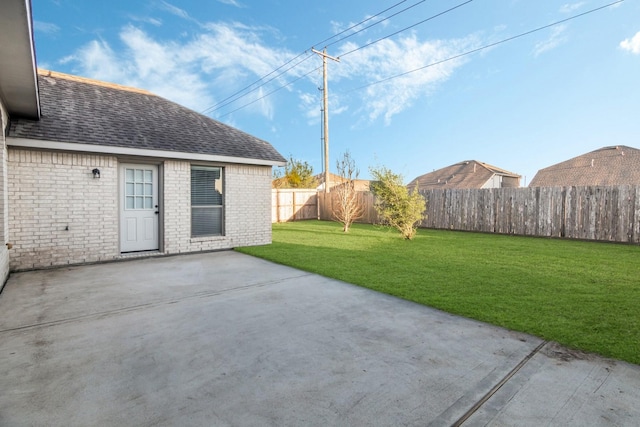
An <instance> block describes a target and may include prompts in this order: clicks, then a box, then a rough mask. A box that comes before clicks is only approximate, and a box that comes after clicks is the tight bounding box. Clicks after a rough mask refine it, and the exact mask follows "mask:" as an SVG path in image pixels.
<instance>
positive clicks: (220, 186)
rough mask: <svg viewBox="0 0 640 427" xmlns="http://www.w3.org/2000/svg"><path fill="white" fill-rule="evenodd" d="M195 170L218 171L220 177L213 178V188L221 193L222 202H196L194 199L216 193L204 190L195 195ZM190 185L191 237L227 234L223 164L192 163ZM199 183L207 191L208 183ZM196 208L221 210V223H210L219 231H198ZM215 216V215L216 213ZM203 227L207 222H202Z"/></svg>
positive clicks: (212, 195) (200, 209)
mask: <svg viewBox="0 0 640 427" xmlns="http://www.w3.org/2000/svg"><path fill="white" fill-rule="evenodd" d="M194 170H200V171H210V172H213V173H214V174H215V172H216V171H218V177H217V178H214V179H213V183H212V184H213V188H214V191H216V192H218V193H219V197H220V204H202V203H201V202H200V203H198V202H197V201H196V202H195V204H194V199H197V198H205V199H206V198H211V197H215V196H216V194H215V193H210V194H208V193H206V192H202V193H200V194H199V195H194ZM189 185H190V193H189V194H190V203H189V208H190V209H189V210H190V220H189V225H190V235H191V238H207V237H222V236H224V235H225V228H226V227H225V222H226V215H225V210H226V208H225V192H226V191H225V168H224V167H223V166H215V165H202V164H192V165H191V167H190V168H189ZM198 185H201V186H203V187H202V188H201V190H205V191H206V186H207V183H206V182H204V181H203V182H201V183H198ZM194 209H195V210H197V211H200V212H201V213H202V211H203V210H209V211H210V212H214V211H219V215H218V216H219V218H220V219H219V224H213V225H212V224H209V226H213V227H215V228H217V229H218V230H219V232H213V233H212V232H197V231H198V228H199V227H198V226H196V227H194ZM214 217H215V215H214ZM216 221H217V220H216ZM218 225H219V226H218ZM201 226H202V227H206V226H207V224H206V223H204V222H203V223H202V224H201Z"/></svg>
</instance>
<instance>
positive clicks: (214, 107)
mask: <svg viewBox="0 0 640 427" xmlns="http://www.w3.org/2000/svg"><path fill="white" fill-rule="evenodd" d="M406 1H407V0H402V1H400V2H398V3H395V4H394V5H392V6H390V7H388V8H386V9H384V10H383V11H381V12H378V13H376V14H375V15H373V16H370V17H368V18H366V19H364V20H362V21H360V22H359V23H357V24H355V25H352V26H351V27H349V28H347V29H345V30H342V31H340V32H339V33H337V34H334V35H333V36H331V37H329V38H327V39H325V40H322V41H320V42H318V43H316V44H315V45H314V46H316V45H322V44H323V43H325V42H326V41H329V40H331V39H334V38H336V37H338V36H339V35H341V34H344V33H345V32H347V31H350V30H352V29H353V28H356V27H358V26H360V25H362V24H364V23H365V22H368V21H370V20H372V19H374V18H376V17H378V16H380V15H382V14H383V13H385V12H387V11H389V10H391V9H394V8H396V7H398V6H399V5H401V4H402V3H405V2H406ZM425 1H426V0H421V1H419V2H418V3H416V4H414V5H412V6H410V7H408V8H406V9H403V10H401V11H400V12H397V13H395V14H393V15H391V16H390V17H387V18H385V19H383V20H381V21H378V22H376V23H375V24H373V25H376V24H379V23H381V22H384V21H386V20H387V19H389V18H391V17H393V16H396V15H398V14H399V13H402V12H404V11H406V10H408V9H411V8H412V7H415V6H417V5H418V4H420V3H423V2H425ZM373 25H370V26H368V27H366V28H370V27H372V26H373ZM366 28H364V29H366ZM364 29H361V30H359V31H357V32H354V33H352V34H350V35H348V36H346V37H342V38H341V39H339V40H336V41H335V42H333V43H331V44H335V43H338V42H340V41H342V40H344V39H346V38H349V37H351V36H353V35H355V34H357V33H359V32H360V31H363V30H364ZM307 53H308V51H307V50H305V51H304V52H301V53H300V54H298V55H296V56H295V57H293V58H291V59H290V60H289V61H287V62H285V63H284V64H282V65H281V66H279V67H278V68H276V69H275V70H273V71H271V72H270V73H268V74H266V75H264V76H262V77H261V78H259V79H258V80H256V81H254V82H253V83H251V84H249V85H247V86H245V87H244V88H242V89H240V90H238V91H236V92H234V93H233V94H231V95H229V96H227V97H226V98H225V99H223V100H221V101H219V102H218V103H216V104H214V105H212V106H210V107H208V108H206V109H205V110H203V111H202V114H206V113H210V112H212V111H216V110H219V109H221V108H223V107H226V106H227V105H229V104H231V103H233V102H235V101H237V100H239V99H241V98H244V97H245V96H247V95H249V94H250V93H252V92H255V91H256V90H258V89H260V88H261V87H262V86H264V85H266V84H267V83H269V82H271V81H273V80H274V79H276V78H278V77H280V76H281V75H283V74H284V73H286V72H287V71H290V70H291V69H293V68H295V67H296V66H298V65H300V64H301V63H302V62H304V61H306V60H307V59H309V58H310V57H311V56H312V55H309V56H307V57H306V58H305V59H304V60H302V61H299V62H297V63H296V64H294V65H292V66H291V67H289V68H287V69H286V70H284V71H282V72H281V73H279V74H277V75H276V76H274V77H273V78H271V79H269V80H268V81H265V82H263V83H262V84H260V85H258V86H256V87H254V88H253V89H251V90H249V91H248V92H246V93H245V94H243V95H240V94H242V93H243V92H245V91H247V90H248V89H250V88H251V87H253V86H255V85H256V84H258V83H260V82H261V81H263V80H264V79H266V78H267V77H269V76H270V75H272V74H273V73H275V72H277V71H278V70H281V69H282V68H284V67H286V66H287V65H289V64H290V63H292V62H293V61H295V60H296V59H298V58H300V57H301V56H303V55H305V54H307ZM298 80H299V79H298ZM238 95H240V96H238ZM232 98H233V99H232ZM227 101H228V102H227ZM222 104H224V105H222ZM234 111H237V110H234ZM225 115H226V114H225Z"/></svg>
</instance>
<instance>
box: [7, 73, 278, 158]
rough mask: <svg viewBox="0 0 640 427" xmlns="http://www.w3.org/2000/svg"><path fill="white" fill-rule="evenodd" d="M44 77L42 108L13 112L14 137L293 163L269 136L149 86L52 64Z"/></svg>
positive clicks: (20, 141)
mask: <svg viewBox="0 0 640 427" xmlns="http://www.w3.org/2000/svg"><path fill="white" fill-rule="evenodd" d="M38 82H39V88H40V103H41V111H42V116H41V118H40V120H37V121H36V120H28V119H24V118H17V119H12V120H11V125H10V128H9V132H8V137H9V138H10V139H9V142H10V144H11V145H18V146H29V145H30V146H34V147H43V148H61V149H64V148H68V149H72V150H80V149H81V148H82V149H83V150H85V151H91V152H108V153H112V152H115V153H119V154H142V153H143V152H144V151H145V150H151V151H153V153H149V152H147V153H146V154H147V155H153V156H157V157H178V158H185V156H184V155H182V156H181V155H178V153H183V154H184V153H188V154H191V155H200V156H201V158H202V159H203V160H218V161H229V162H235V163H252V164H271V165H284V163H285V159H284V158H283V157H282V156H281V155H280V153H278V152H277V151H276V150H275V149H274V148H273V147H272V146H271V144H269V143H268V142H266V141H263V140H261V139H258V138H256V137H254V136H251V135H249V134H247V133H244V132H242V131H240V130H238V129H235V128H233V127H231V126H228V125H225V124H223V123H221V122H218V121H216V120H214V119H211V118H209V117H206V116H204V115H202V114H199V113H197V112H195V111H192V110H190V109H188V108H186V107H183V106H181V105H178V104H176V103H174V102H171V101H168V100H166V99H164V98H161V97H159V96H157V95H154V94H152V93H150V92H147V91H144V90H140V89H135V88H130V87H125V86H120V85H116V84H111V83H105V82H101V81H97V80H92V79H87V78H82V77H77V76H71V75H67V74H62V73H57V72H52V71H46V70H38ZM43 140H44V141H49V142H50V144H49V145H44V146H42V145H40V144H39V141H43ZM29 141H31V142H32V143H31V144H29ZM56 143H57V144H56ZM74 144H81V145H82V146H81V147H78V146H74ZM192 157H193V156H192ZM186 158H189V157H188V156H187V157H186ZM196 158H200V157H196ZM247 159H249V161H245V160H247Z"/></svg>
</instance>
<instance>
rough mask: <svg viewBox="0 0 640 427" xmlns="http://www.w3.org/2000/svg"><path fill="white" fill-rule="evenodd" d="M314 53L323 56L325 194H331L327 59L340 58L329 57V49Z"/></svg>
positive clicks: (313, 50)
mask: <svg viewBox="0 0 640 427" xmlns="http://www.w3.org/2000/svg"><path fill="white" fill-rule="evenodd" d="M311 51H312V52H313V53H317V54H318V55H320V56H322V81H323V83H322V84H323V87H322V108H323V109H324V115H323V117H324V192H325V193H328V192H329V90H328V89H329V86H328V84H327V80H328V79H327V58H329V59H332V60H334V61H336V62H340V58H336V57H333V56H329V55H327V48H326V47H325V48H324V49H323V50H322V52H320V51H318V50H315V49H314V48H311Z"/></svg>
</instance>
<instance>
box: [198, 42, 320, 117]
mask: <svg viewBox="0 0 640 427" xmlns="http://www.w3.org/2000/svg"><path fill="white" fill-rule="evenodd" d="M304 53H307V52H306V51H305V52H303V53H302V54H300V55H298V56H296V57H295V58H294V59H296V58H299V57H300V56H302V55H303V54H304ZM312 57H313V55H311V54H310V55H309V56H307V57H306V58H304V59H302V60H301V61H298V62H296V63H295V64H293V65H292V66H291V67H289V68H287V69H286V70H284V71H282V72H280V73H278V74H277V75H275V76H273V77H272V78H270V79H269V80H267V81H265V82H264V83H262V84H261V85H260V86H257V87H256V88H254V89H252V90H251V91H249V92H246V93H245V94H243V95H240V93H242V92H243V91H244V90H246V89H247V88H249V87H251V86H253V85H254V84H256V83H259V82H260V81H261V80H264V79H265V78H266V77H268V76H270V75H271V74H273V73H275V72H276V71H277V70H279V69H281V68H282V67H284V66H285V65H287V64H290V63H291V62H292V61H293V60H289V61H288V62H287V63H286V64H284V65H281V66H280V67H278V68H276V69H275V70H273V71H272V72H271V73H269V74H267V75H266V76H264V77H262V78H261V79H260V80H257V81H256V82H254V83H251V84H250V85H249V86H247V87H245V88H244V89H242V90H240V91H238V92H236V95H240V96H237V97H234V96H235V95H231V96H229V97H227V98H226V99H225V100H223V101H220V102H219V103H218V104H216V105H214V106H212V107H209V108H208V109H207V110H206V111H205V112H213V111H216V110H219V109H221V108H224V107H226V106H227V105H229V104H232V103H234V102H236V101H237V100H239V99H242V98H244V97H245V96H247V95H249V94H251V93H252V92H255V91H256V90H258V89H259V88H261V87H262V86H264V85H266V84H267V83H270V82H272V81H273V80H275V79H277V78H278V77H280V76H281V75H283V74H284V73H286V72H287V71H289V70H291V69H293V68H295V67H297V66H298V65H300V64H302V63H303V62H305V61H306V60H307V59H309V58H312ZM231 98H233V99H231ZM229 99H231V100H230V101H228V102H226V103H224V104H222V103H223V102H224V101H226V100H229Z"/></svg>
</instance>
